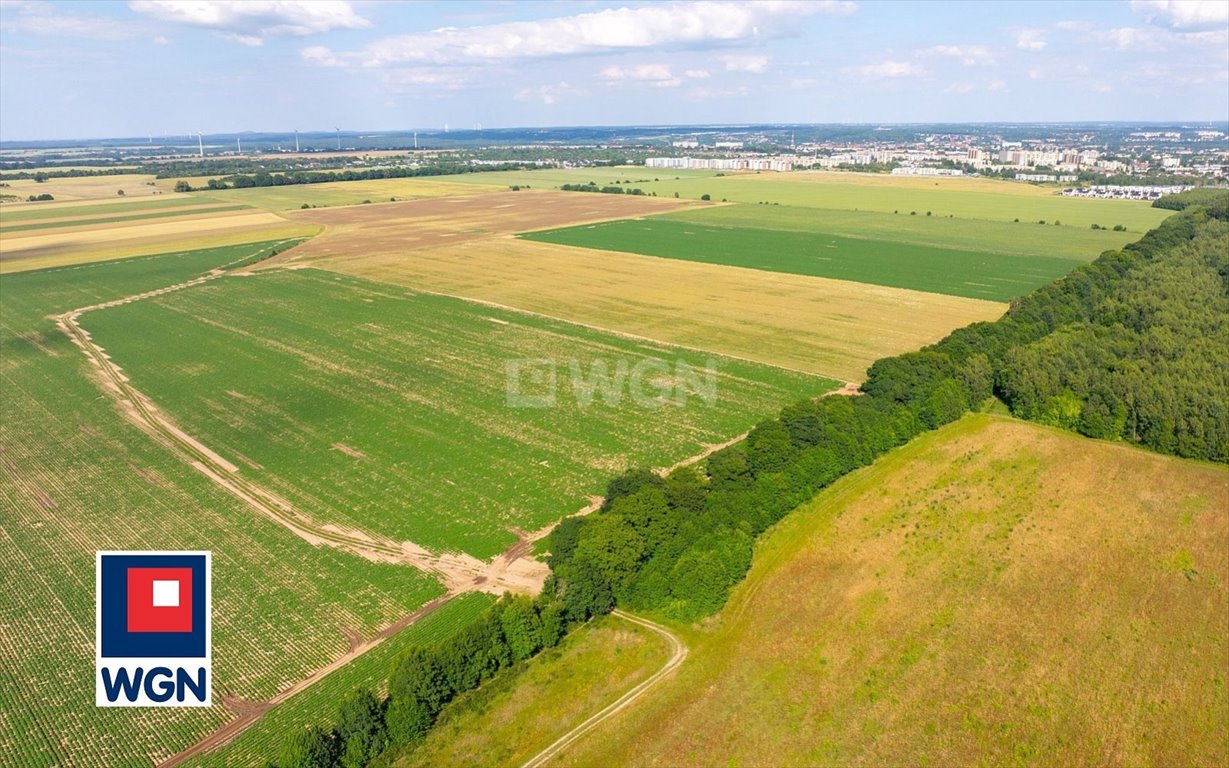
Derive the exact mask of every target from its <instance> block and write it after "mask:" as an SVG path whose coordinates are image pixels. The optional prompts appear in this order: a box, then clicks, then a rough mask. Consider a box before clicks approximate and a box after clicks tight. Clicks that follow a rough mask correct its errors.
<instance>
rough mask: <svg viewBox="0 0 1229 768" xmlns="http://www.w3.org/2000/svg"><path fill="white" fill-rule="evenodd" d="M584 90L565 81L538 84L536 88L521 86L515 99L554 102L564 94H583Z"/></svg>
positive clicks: (548, 103) (544, 102)
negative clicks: (552, 83)
mask: <svg viewBox="0 0 1229 768" xmlns="http://www.w3.org/2000/svg"><path fill="white" fill-rule="evenodd" d="M583 93H585V91H583V90H581V89H579V88H573V87H572V86H571V85H569V84H568V83H567V82H566V81H561V82H559V83H556V84H554V85H540V86H538V87H537V88H522V89H521V90H519V91H517V93H516V97H515V98H516V100H517V101H540V102H542V103H543V104H547V105H550V104H554V103H556V102H558V101H559V99H560V98H562V97H564V96H569V95H572V94H583Z"/></svg>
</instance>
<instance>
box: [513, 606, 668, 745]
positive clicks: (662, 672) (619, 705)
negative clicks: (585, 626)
mask: <svg viewBox="0 0 1229 768" xmlns="http://www.w3.org/2000/svg"><path fill="white" fill-rule="evenodd" d="M614 615H615V616H618V617H619V618H621V619H623V620H624V621H630V622H631V623H633V624H639V625H640V626H642V627H645V628H646V629H649V630H651V631H653V632H656V633H657V634H658V635H660V636H662V637H664V638H665V639H666V642H668V643H669V644H670V649H671V653H670V658H668V659H666V663H665V664H664V665H663V666H662V668H661V669H659V670H657V672H655V673H653V675H651V676H650V677H649V678H648V679H646V680H643V681H641V682H640V683H639V684H638V685H636V686H635V687H634V688H632V689H631V690H630V691H628V692H627V693H625V694H623V695H622V696H620V697H619V698H617V699H615V700H614V701H613V702H611V703H610V704H608V705H606V706H605V707H604V708H602V709H601V711H599V712H597V713H596V714H594V715H592V716H591V717H589V718H588V719H587V720H585V721H584V722H583V723H581V724H580V725H578V726H576V727H575V728H573V729H572V730H570V731H568V732H567V733H565V734H564V735H563V736H560V737H559V738H558V739H557V740H555V742H554V743H553V744H551V745H550V746H549V747H547V748H546V749H544V750H542V751H541V752H539V753H538V754H536V755H534V756H533V757H531V758H530V759H529V760H526V761H525V763H524V764H523V765H522V766H521V768H540V766H543V765H545V764H546V763H548V762H550V760H551V759H552V758H554V757H555V756H556V755H558V754H559V753H560V752H561V751H563V750H564V749H566V748H567V747H568V746H569V745H571V744H572V743H573V742H575V741H577V740H578V739H580V738H581V737H583V736H585V735H586V734H587V733H589V732H590V731H592V730H593V729H594V728H597V727H598V726H599V725H601V724H602V723H604V722H605V721H606V720H608V719H610V718H611V717H614V716H615V715H616V714H618V713H619V712H622V711H623V710H624V709H626V708H627V707H629V706H631V705H632V704H633V703H634V702H635V701H636V700H637V699H639V698H640V697H641V696H643V695H644V694H646V693H648V691H649V689H650V688H652V687H653V686H654V685H656V684H657V683H659V682H661V680H662V678H664V677H665V676H666V675H668V674H670V673H671V672H673V671H674V670H675V669H677V668H678V666H679V665H680V664H682V663H683V660H684V659H686V658H687V646H685V645H683V641H682V640H680V639H679V638H678V636H677V635H675V634H674V633H673V632H671V631H670V630H669V629H666V628H665V627H663V626H662V625H660V624H657V623H655V622H652V621H649V620H648V619H642V618H640V617H639V616H632V615H631V614H629V613H624V612H623V611H619V610H616V611H615V612H614Z"/></svg>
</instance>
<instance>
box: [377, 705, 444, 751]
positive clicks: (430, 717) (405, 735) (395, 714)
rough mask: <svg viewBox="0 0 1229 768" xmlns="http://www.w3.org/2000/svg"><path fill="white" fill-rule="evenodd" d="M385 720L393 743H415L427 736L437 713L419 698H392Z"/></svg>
mask: <svg viewBox="0 0 1229 768" xmlns="http://www.w3.org/2000/svg"><path fill="white" fill-rule="evenodd" d="M385 721H386V722H387V723H388V737H389V739H390V741H391V742H392V743H393V744H403V745H404V744H414V743H417V742H419V741H421V740H422V739H424V738H426V736H427V733H428V732H429V731H430V730H431V725H432V723H434V722H435V713H434V712H431V711H430V710H429V709H428V708H427V705H426V704H424V703H423V702H422V701H420V700H419V699H415V698H398V699H390V700H389V702H388V714H386V715H385Z"/></svg>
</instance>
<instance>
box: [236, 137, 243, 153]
mask: <svg viewBox="0 0 1229 768" xmlns="http://www.w3.org/2000/svg"><path fill="white" fill-rule="evenodd" d="M235 149H236V150H238V152H239V154H241V155H242V154H243V143H242V142H241V141H240V140H239V137H238V136H235Z"/></svg>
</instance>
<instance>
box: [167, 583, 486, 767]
mask: <svg viewBox="0 0 1229 768" xmlns="http://www.w3.org/2000/svg"><path fill="white" fill-rule="evenodd" d="M492 602H494V598H493V597H491V596H490V595H483V594H477V593H475V594H469V595H463V596H461V597H458V598H455V599H453V600H450V601H448V602H447V603H444V605H442V606H441V607H440V608H439V609H438V610H436V611H435V612H434V613H431V614H428V615H427V616H424V617H423V618H422V619H420V620H419V621H418V622H417V623H415V624H413V625H412V626H410V627H408V628H406V629H405V630H402V631H401V632H398V633H397V634H396V635H393V636H392V637H391V638H389V639H388V640H385V641H384V642H382V643H380V644H379V645H377V646H375V647H374V648H372V649H371V650H370V651H368V652H367V653H364V654H363V655H362V656H360V657H358V658H357V659H355V660H354V661H351V662H349V663H348V664H346V665H345V666H344V667H341V668H340V669H338V670H337V671H335V672H333V673H331V674H330V675H328V676H327V677H325V678H324V679H323V680H321V681H320V682H319V683H316V684H315V685H313V686H312V687H311V688H309V689H307V690H306V691H304V692H303V693H300V694H296V695H295V696H294V697H293V698H291V699H288V700H287V701H285V702H283V703H281V704H278V705H277V706H276V707H274V708H273V709H271V710H269V712H268V713H266V714H265V716H264V717H263V718H261V719H260V721H259V722H257V723H256V724H255V725H253V726H252V727H250V728H248V729H247V730H245V731H244V732H243V733H241V734H240V735H239V736H238V737H237V738H236V739H235V740H234V741H232V742H230V743H229V744H227V745H226V746H223V747H220V748H218V749H216V750H212V751H209V752H207V753H205V754H203V755H201V756H200V757H196V758H192V759H190V760H188V761H187V762H186V763H185V765H187V766H193V767H194V768H206V767H207V766H220V767H221V768H230V766H237V765H265V764H267V763H269V762H270V761H272V760H276V759H277V758H278V754H279V752H280V751H281V749H282V745H283V744H284V743H285V741H286V739H287V737H288V735H289V734H291V733H293V732H294V731H295V730H296V729H298V728H303V727H305V726H307V725H311V724H318V725H322V726H327V725H328V724H330V723H331V722H332V720H333V717H334V715H335V714H336V712H337V706H338V703H339V702H340V701H341V699H342V697H344V696H346V695H347V694H349V693H350V692H351V691H353V690H355V689H357V688H370V689H371V690H373V691H375V692H377V694H381V695H382V694H383V692H384V688H385V685H386V684H387V682H388V673H389V670H391V669H392V666H393V662H394V660H395V659H396V658H397V656H398V655H399V654H401V653H402V652H403V651H405V650H407V649H408V648H409V647H410V646H413V645H433V644H436V643H440V642H444V641H446V640H447V639H448V638H449V637H450V636H451V635H452V634H453V633H454V632H455V631H456V630H457V629H459V628H460V627H463V626H465V624H466V623H468V622H469V621H471V620H473V619H474V618H476V617H477V616H478V614H480V613H482V611H484V610H485V609H486V608H487V607H489V606H490V605H491V603H492Z"/></svg>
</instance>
